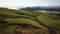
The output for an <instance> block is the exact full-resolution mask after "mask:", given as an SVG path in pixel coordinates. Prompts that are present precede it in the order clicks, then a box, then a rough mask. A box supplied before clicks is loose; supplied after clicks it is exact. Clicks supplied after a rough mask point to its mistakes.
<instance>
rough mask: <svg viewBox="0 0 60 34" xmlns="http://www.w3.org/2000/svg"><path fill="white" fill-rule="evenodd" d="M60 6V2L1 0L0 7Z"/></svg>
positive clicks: (54, 0) (50, 0)
mask: <svg viewBox="0 0 60 34" xmlns="http://www.w3.org/2000/svg"><path fill="white" fill-rule="evenodd" d="M23 6H24V7H26V6H27V7H31V6H60V0H0V7H8V8H12V9H15V8H17V7H23Z"/></svg>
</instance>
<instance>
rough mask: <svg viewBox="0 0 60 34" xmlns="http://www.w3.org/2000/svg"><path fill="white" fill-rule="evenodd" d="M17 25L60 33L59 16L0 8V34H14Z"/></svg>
mask: <svg viewBox="0 0 60 34" xmlns="http://www.w3.org/2000/svg"><path fill="white" fill-rule="evenodd" d="M9 24H12V25H9ZM17 24H28V25H31V26H34V27H38V28H42V29H46V30H48V29H52V30H57V31H60V16H59V15H56V14H53V13H42V12H38V11H27V10H12V9H7V8H0V32H2V33H5V34H14V33H13V32H14V30H15V27H16V26H17Z"/></svg>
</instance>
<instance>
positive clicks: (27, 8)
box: [20, 6, 60, 11]
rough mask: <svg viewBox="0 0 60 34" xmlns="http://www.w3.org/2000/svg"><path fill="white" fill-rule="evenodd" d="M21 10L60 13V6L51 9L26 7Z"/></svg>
mask: <svg viewBox="0 0 60 34" xmlns="http://www.w3.org/2000/svg"><path fill="white" fill-rule="evenodd" d="M20 9H21V10H45V11H60V6H51V7H39V6H37V7H25V8H20Z"/></svg>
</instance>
